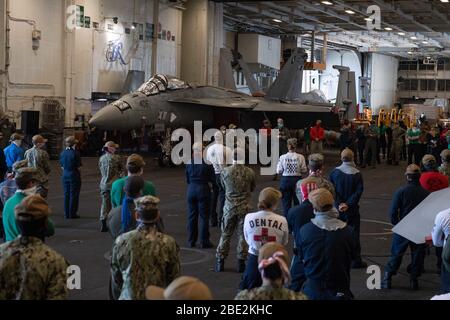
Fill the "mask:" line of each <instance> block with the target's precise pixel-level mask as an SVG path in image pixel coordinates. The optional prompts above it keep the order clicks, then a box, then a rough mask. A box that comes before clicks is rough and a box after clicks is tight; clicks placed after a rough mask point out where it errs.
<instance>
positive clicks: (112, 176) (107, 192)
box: [98, 153, 123, 220]
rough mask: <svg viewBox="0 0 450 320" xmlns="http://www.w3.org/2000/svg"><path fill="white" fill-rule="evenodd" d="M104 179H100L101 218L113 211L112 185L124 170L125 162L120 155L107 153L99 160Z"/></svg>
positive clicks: (103, 218)
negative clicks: (123, 162)
mask: <svg viewBox="0 0 450 320" xmlns="http://www.w3.org/2000/svg"><path fill="white" fill-rule="evenodd" d="M98 166H99V168H100V173H101V175H102V180H101V181H100V195H101V198H102V207H101V210H100V220H105V219H106V218H107V217H108V213H109V212H110V211H111V186H112V183H113V182H114V181H115V180H117V179H118V178H119V177H120V174H121V173H122V171H123V164H122V161H121V159H120V156H118V155H114V154H111V153H105V154H104V155H103V156H102V157H100V160H99V162H98Z"/></svg>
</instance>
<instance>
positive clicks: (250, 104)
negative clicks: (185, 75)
mask: <svg viewBox="0 0 450 320" xmlns="http://www.w3.org/2000/svg"><path fill="white" fill-rule="evenodd" d="M168 101H169V102H171V103H180V104H195V105H203V106H209V107H216V108H234V109H250V110H251V109H253V108H254V107H255V106H256V105H257V104H258V102H259V101H258V100H254V99H252V98H248V99H247V98H241V97H231V98H181V99H173V100H168Z"/></svg>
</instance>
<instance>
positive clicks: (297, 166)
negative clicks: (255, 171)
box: [277, 152, 308, 177]
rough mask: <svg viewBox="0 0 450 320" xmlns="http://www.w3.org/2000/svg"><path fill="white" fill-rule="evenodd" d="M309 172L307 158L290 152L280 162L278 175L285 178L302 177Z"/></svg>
mask: <svg viewBox="0 0 450 320" xmlns="http://www.w3.org/2000/svg"><path fill="white" fill-rule="evenodd" d="M307 172H308V168H307V167H306V161H305V157H304V156H303V155H301V154H300V153H296V152H288V153H286V154H283V155H282V156H281V157H280V160H279V161H278V165H277V173H278V174H283V177H300V176H302V174H305V173H307Z"/></svg>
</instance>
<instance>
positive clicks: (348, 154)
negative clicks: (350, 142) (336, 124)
mask: <svg viewBox="0 0 450 320" xmlns="http://www.w3.org/2000/svg"><path fill="white" fill-rule="evenodd" d="M354 158H355V154H354V153H353V151H352V150H351V149H349V148H345V149H344V150H342V152H341V160H345V161H353V159H354Z"/></svg>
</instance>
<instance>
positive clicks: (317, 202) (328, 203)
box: [308, 188, 334, 212]
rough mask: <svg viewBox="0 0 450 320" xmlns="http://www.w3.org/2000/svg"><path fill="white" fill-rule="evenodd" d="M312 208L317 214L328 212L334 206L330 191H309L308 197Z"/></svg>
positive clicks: (322, 189) (323, 189) (321, 189)
mask: <svg viewBox="0 0 450 320" xmlns="http://www.w3.org/2000/svg"><path fill="white" fill-rule="evenodd" d="M308 199H309V201H310V202H311V204H312V205H313V208H314V209H315V210H316V211H318V212H323V211H327V210H330V209H331V208H330V207H333V205H334V198H333V195H332V194H331V192H330V191H328V190H327V189H325V188H320V189H316V190H314V191H311V193H310V194H309V196H308Z"/></svg>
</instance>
